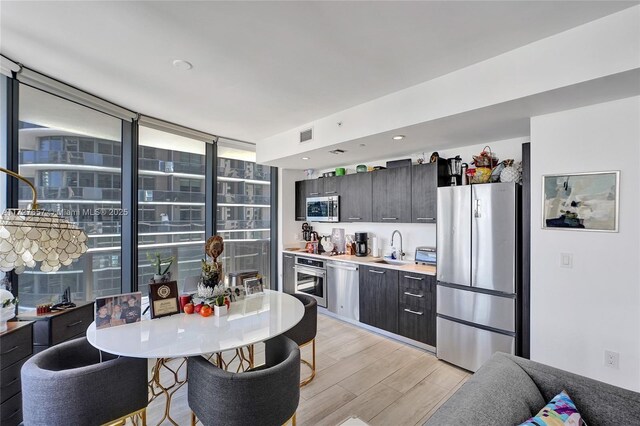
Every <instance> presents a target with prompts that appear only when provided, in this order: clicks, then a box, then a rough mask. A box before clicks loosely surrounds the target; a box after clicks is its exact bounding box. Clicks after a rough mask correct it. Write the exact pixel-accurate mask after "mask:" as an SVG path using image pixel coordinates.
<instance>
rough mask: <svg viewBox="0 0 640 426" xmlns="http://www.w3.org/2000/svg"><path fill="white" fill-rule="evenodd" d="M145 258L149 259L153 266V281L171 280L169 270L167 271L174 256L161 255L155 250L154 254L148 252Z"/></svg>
mask: <svg viewBox="0 0 640 426" xmlns="http://www.w3.org/2000/svg"><path fill="white" fill-rule="evenodd" d="M147 259H149V261H150V262H151V266H153V268H154V273H153V281H154V282H166V281H170V280H171V272H169V269H170V268H171V265H173V262H174V261H175V260H176V258H175V257H174V256H166V257H162V255H161V254H160V253H158V252H156V253H154V254H150V253H148V254H147Z"/></svg>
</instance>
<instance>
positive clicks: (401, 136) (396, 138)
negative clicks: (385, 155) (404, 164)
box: [393, 135, 404, 141]
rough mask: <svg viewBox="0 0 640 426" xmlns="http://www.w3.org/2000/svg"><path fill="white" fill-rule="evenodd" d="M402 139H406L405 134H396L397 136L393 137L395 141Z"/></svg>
mask: <svg viewBox="0 0 640 426" xmlns="http://www.w3.org/2000/svg"><path fill="white" fill-rule="evenodd" d="M400 139H404V135H395V136H394V137H393V140H394V141H399V140H400Z"/></svg>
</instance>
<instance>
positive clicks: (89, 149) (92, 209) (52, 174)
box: [18, 85, 126, 308]
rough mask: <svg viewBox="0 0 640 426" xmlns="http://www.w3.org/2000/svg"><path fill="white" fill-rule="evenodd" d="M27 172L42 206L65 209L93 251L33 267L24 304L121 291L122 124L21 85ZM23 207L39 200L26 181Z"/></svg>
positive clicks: (22, 293) (26, 277)
mask: <svg viewBox="0 0 640 426" xmlns="http://www.w3.org/2000/svg"><path fill="white" fill-rule="evenodd" d="M19 101H20V102H19V140H18V144H19V151H20V153H19V156H20V157H19V171H20V174H21V175H22V176H24V177H26V178H27V179H29V180H30V181H31V182H32V183H33V184H34V185H35V186H36V188H37V193H38V201H39V204H40V208H43V209H45V210H51V211H55V212H59V213H60V214H62V215H63V216H65V217H67V218H68V219H70V220H71V221H73V222H76V223H78V224H79V225H80V226H81V227H82V228H83V229H84V230H85V232H86V233H87V235H88V236H89V242H88V246H89V251H88V252H87V253H86V254H85V255H83V256H81V257H80V259H78V261H77V262H75V263H72V264H71V265H69V266H66V267H62V268H61V269H60V270H59V271H58V272H56V273H45V272H41V271H40V270H39V269H38V268H35V269H32V270H30V269H28V270H27V271H25V272H24V273H23V274H22V275H21V276H20V283H19V298H20V305H21V307H24V308H32V307H34V306H35V305H36V304H38V303H45V302H52V301H53V302H57V301H58V299H57V298H58V296H59V295H60V294H61V293H62V292H64V290H65V289H66V288H67V287H69V288H70V290H71V295H72V299H73V300H91V299H94V298H95V297H99V296H103V295H108V294H115V293H119V292H120V288H121V268H120V241H121V223H122V222H121V221H122V214H126V212H123V211H121V209H120V207H121V198H122V197H121V150H122V143H121V134H122V121H121V120H120V119H117V118H114V117H112V116H109V115H106V114H103V113H100V112H97V111H95V110H92V109H89V108H86V107H84V106H81V105H78V104H76V103H73V102H70V101H68V100H65V99H62V98H59V97H57V96H54V95H51V94H48V93H46V92H43V91H40V90H37V89H34V88H32V87H29V86H26V85H20V99H19ZM18 197H19V206H20V207H27V205H28V204H29V203H30V202H31V190H30V188H29V187H28V186H27V185H26V184H24V183H22V182H21V183H20V187H19V195H18Z"/></svg>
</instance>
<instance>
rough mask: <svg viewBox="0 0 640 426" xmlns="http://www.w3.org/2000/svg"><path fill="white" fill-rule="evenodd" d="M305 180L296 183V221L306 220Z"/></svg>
mask: <svg viewBox="0 0 640 426" xmlns="http://www.w3.org/2000/svg"><path fill="white" fill-rule="evenodd" d="M306 182H307V181H306V180H299V181H297V182H296V220H307V192H306V191H307V189H306Z"/></svg>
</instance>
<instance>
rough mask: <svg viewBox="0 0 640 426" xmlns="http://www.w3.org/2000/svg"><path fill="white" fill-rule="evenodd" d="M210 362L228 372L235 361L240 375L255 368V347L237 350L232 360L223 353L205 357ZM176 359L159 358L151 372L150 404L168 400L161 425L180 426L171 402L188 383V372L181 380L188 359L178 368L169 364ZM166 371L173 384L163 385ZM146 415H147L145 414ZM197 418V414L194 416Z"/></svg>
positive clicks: (183, 360) (144, 420)
mask: <svg viewBox="0 0 640 426" xmlns="http://www.w3.org/2000/svg"><path fill="white" fill-rule="evenodd" d="M203 356H204V357H205V358H206V359H207V360H208V361H210V362H212V363H213V364H215V365H216V366H217V367H218V368H221V369H223V370H226V371H228V370H229V368H230V367H231V364H232V363H233V362H234V361H236V360H237V361H238V366H237V368H236V373H240V372H242V371H247V370H248V369H250V368H253V366H254V361H255V348H254V346H253V345H250V346H246V347H241V348H237V349H236V350H235V354H234V355H233V357H231V359H228V360H225V359H224V357H223V353H222V352H216V353H212V354H209V355H208V356H206V355H203ZM175 359H176V358H158V359H157V360H156V365H155V366H154V367H153V369H152V371H151V380H149V393H150V397H149V403H151V402H152V401H153V400H155V399H156V398H157V397H159V396H161V395H164V396H165V398H166V403H165V409H164V415H163V416H162V418H161V419H160V421H159V422H158V424H161V423H162V422H163V421H165V420H168V421H169V422H171V423H172V424H173V425H175V426H179V424H178V423H177V422H176V421H175V420H174V419H173V418H172V417H171V400H172V398H173V395H174V394H175V393H176V392H177V391H178V390H180V388H181V387H182V386H184V385H185V383H187V375H186V372H185V374H184V378H183V379H181V378H180V370H181V369H182V368H183V367H184V368H185V370H186V365H187V358H183V359H182V361H180V364H179V365H178V367H177V368H174V367H171V366H170V365H169V363H170V362H171V361H173V360H175ZM163 370H165V371H168V372H169V373H170V375H169V377H170V380H171V383H170V384H168V385H166V386H165V385H163V384H162V382H161V372H162V371H163ZM145 414H146V413H145ZM194 416H195V414H194ZM145 422H146V419H143V423H145Z"/></svg>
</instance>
